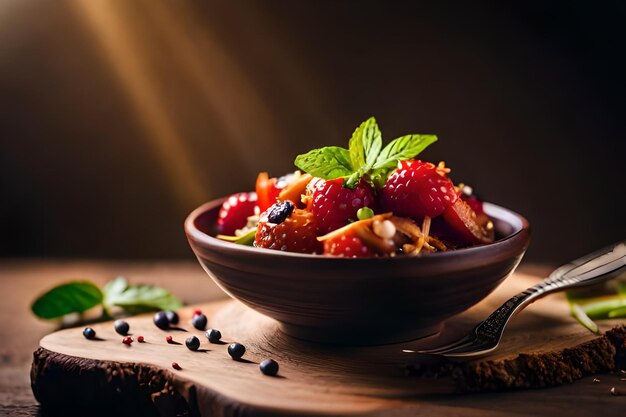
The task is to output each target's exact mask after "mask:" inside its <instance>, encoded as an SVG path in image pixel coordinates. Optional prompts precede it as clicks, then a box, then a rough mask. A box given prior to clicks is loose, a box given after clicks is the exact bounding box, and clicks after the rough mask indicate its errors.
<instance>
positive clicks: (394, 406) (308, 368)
mask: <svg viewBox="0 0 626 417" xmlns="http://www.w3.org/2000/svg"><path fill="white" fill-rule="evenodd" d="M537 279H538V277H535V276H531V275H525V274H521V273H518V274H516V275H514V276H513V277H511V278H510V279H509V280H507V282H506V284H505V285H503V286H501V287H500V288H499V289H498V290H497V291H496V293H494V294H493V295H492V296H490V297H489V298H488V299H487V300H485V301H484V302H483V303H481V304H479V305H478V306H476V307H474V308H472V309H471V310H469V311H468V312H466V313H465V314H463V315H462V316H460V317H458V318H456V319H454V320H451V321H450V322H449V323H448V325H447V326H446V327H445V329H444V331H443V332H442V333H441V334H440V335H437V336H434V337H431V338H427V339H421V340H418V341H413V342H408V343H402V344H396V345H385V346H370V347H358V348H355V347H345V346H344V347H336V346H330V345H317V344H312V343H308V342H303V341H298V340H294V339H292V338H289V337H286V336H285V335H283V334H282V333H281V332H280V330H279V328H278V324H277V323H276V322H274V321H272V320H271V319H268V318H266V317H264V316H262V315H260V314H257V313H255V312H254V311H252V310H250V309H248V308H246V307H244V306H242V305H241V304H239V303H236V302H217V303H210V304H205V305H202V306H201V307H200V308H202V309H203V311H205V312H206V314H207V315H208V316H209V317H210V323H209V324H210V326H213V327H216V328H219V329H220V330H221V331H222V333H223V335H224V340H225V341H226V342H230V341H239V342H241V343H244V344H245V345H246V347H247V353H246V356H245V358H247V360H248V361H249V362H236V361H233V360H231V359H230V358H229V357H228V355H227V353H226V345H214V344H208V342H206V339H204V337H202V332H200V331H198V330H195V329H193V328H192V327H191V326H190V325H189V320H190V317H191V311H192V310H191V309H189V308H188V309H185V310H183V311H182V312H181V319H182V326H183V327H184V328H185V329H186V330H188V332H175V331H171V332H165V331H162V330H160V329H157V328H156V327H155V326H154V325H153V324H152V323H151V317H146V316H138V317H133V318H129V319H128V322H129V323H130V325H131V333H133V336H135V337H136V336H137V335H139V334H141V335H143V336H144V337H145V338H146V340H147V341H148V343H145V344H138V343H136V342H135V343H134V344H133V345H132V346H131V347H127V346H125V345H123V344H122V343H120V341H121V336H119V335H117V334H116V333H115V332H114V331H113V328H112V325H111V324H110V323H102V324H97V325H95V326H93V327H94V328H95V329H96V332H97V333H98V336H99V337H101V338H102V339H104V340H102V341H88V340H86V339H84V338H83V337H82V334H81V329H67V330H63V331H60V332H56V333H53V334H51V335H49V336H46V337H45V338H44V339H43V340H42V341H41V343H40V344H41V347H42V350H39V351H38V353H37V354H36V357H35V363H34V366H33V389H34V392H35V394H36V395H37V396H38V399H39V400H40V401H42V403H44V404H48V405H51V406H54V405H59V404H61V405H63V404H67V401H68V400H69V398H68V396H72V395H74V394H75V392H76V391H75V390H76V389H78V388H77V387H81V381H82V380H84V379H85V378H86V377H85V375H90V377H89V378H91V379H89V381H91V384H85V386H91V385H93V384H96V385H97V386H99V387H101V389H99V390H96V391H93V389H90V391H88V392H86V393H81V395H80V396H79V397H80V398H83V399H84V401H86V402H85V405H87V404H90V403H94V402H96V403H98V404H109V405H111V404H115V402H114V401H112V400H111V399H110V398H111V395H113V394H111V392H113V393H118V395H121V396H122V397H123V398H125V399H126V401H124V402H123V404H125V405H126V407H130V406H131V405H133V406H137V407H139V408H138V409H141V410H144V409H145V410H151V411H153V412H157V411H158V410H159V409H163V407H165V408H167V409H168V410H170V409H176V410H178V411H180V412H187V413H190V414H191V415H213V414H209V413H208V412H209V411H210V413H217V414H218V415H248V414H250V415H263V414H269V415H272V414H277V413H283V414H292V415H303V414H325V415H338V414H364V413H368V414H370V413H374V414H381V415H385V414H388V413H394V412H397V411H398V410H405V411H407V410H412V411H413V412H415V411H418V410H422V409H424V407H426V408H430V409H435V408H436V407H435V406H434V404H436V402H437V400H435V402H433V399H437V398H438V399H442V398H447V397H446V395H449V394H451V393H453V392H455V391H457V390H458V389H459V388H461V389H462V388H463V386H459V382H464V383H465V384H468V386H469V387H470V389H471V390H480V389H483V388H485V389H502V388H515V387H517V388H519V387H537V386H546V385H554V384H558V383H568V382H572V381H573V380H574V379H577V378H580V377H582V376H584V375H585V374H590V373H595V372H602V371H607V370H611V369H612V368H614V366H615V365H614V364H613V366H611V363H610V360H609V359H608V358H612V357H614V356H615V347H614V345H612V344H611V343H606V340H603V339H601V338H598V337H597V336H595V335H593V334H591V333H589V332H588V331H587V330H585V329H584V328H582V327H581V326H580V325H579V324H577V323H576V322H575V321H574V320H573V319H571V318H570V317H569V316H568V313H567V304H566V303H565V301H564V299H563V297H562V296H559V295H554V296H550V297H548V298H546V299H544V300H542V301H540V302H538V303H536V304H534V305H532V306H530V307H529V308H528V309H527V310H526V311H524V312H523V313H522V314H520V315H519V316H518V317H516V318H514V319H513V322H512V323H511V325H510V328H509V330H508V332H507V334H506V336H505V339H504V340H503V343H502V346H501V348H500V349H498V351H496V353H495V354H494V355H492V356H490V357H487V358H485V359H481V360H478V361H473V362H472V363H456V364H455V365H448V370H449V371H450V372H449V374H447V375H446V374H443V375H441V377H440V378H438V379H430V378H423V377H416V376H411V375H406V372H405V371H406V366H405V365H406V364H407V361H410V360H413V358H412V357H411V356H410V355H407V354H403V353H402V352H401V351H402V349H418V348H420V347H424V346H432V345H437V344H439V343H442V342H445V341H447V340H452V339H454V338H456V337H458V336H459V335H460V334H462V333H464V332H465V331H467V330H468V329H469V328H471V326H472V325H473V324H475V323H476V322H477V321H479V320H480V319H482V318H484V317H485V316H486V315H488V314H489V312H491V310H493V309H494V308H495V307H497V306H498V305H499V304H500V303H501V302H502V301H503V300H504V299H506V298H508V296H510V295H512V294H514V293H516V292H518V291H519V290H521V289H523V288H526V287H527V286H528V285H530V284H532V283H533V282H536V281H537ZM616 324H619V322H605V323H603V326H604V330H607V329H609V328H610V327H611V326H613V325H616ZM373 331H375V329H373ZM167 334H171V335H172V336H174V338H175V339H176V340H178V341H179V342H181V343H184V339H185V337H187V336H188V335H189V334H194V335H197V336H198V337H200V338H201V340H203V345H202V348H205V349H207V351H203V352H191V351H189V350H187V349H186V348H185V346H184V345H171V344H167V343H166V342H165V336H166V335H167ZM619 337H622V339H621V340H622V343H623V333H621V336H620V334H617V336H616V340H617V339H619ZM584 344H587V345H586V347H585V348H584V349H583V350H582V351H584V352H587V353H589V352H590V351H597V352H599V353H602V354H603V355H604V356H602V355H600V356H601V357H600V359H599V360H598V362H597V363H595V368H594V367H591V368H589V367H587V368H585V367H584V366H583V365H581V366H580V372H579V373H575V372H574V373H572V374H571V375H568V376H571V378H569V379H568V378H567V377H562V378H560V379H559V378H552V379H549V378H548V379H547V378H546V374H542V373H541V371H539V369H541V366H537V367H536V369H535V370H534V371H533V369H531V368H529V367H528V366H527V367H526V368H524V372H526V373H527V374H526V375H525V376H520V375H517V379H516V378H515V377H516V376H515V375H511V374H510V373H511V372H513V371H512V370H513V369H514V368H515V367H514V366H510V362H507V361H512V360H516V358H518V354H519V353H527V354H531V355H533V356H532V357H533V358H535V359H534V360H535V361H536V362H537V363H538V364H541V363H545V364H548V366H552V365H554V364H555V363H557V362H558V361H559V358H562V357H563V353H562V352H563V350H564V349H567V348H574V347H576V346H579V345H584ZM611 346H613V347H612V348H611ZM611 349H613V350H611ZM559 355H560V356H559ZM267 357H272V358H274V359H276V360H277V361H278V362H279V363H280V365H281V370H280V373H279V375H280V377H279V378H272V377H267V376H264V375H262V374H261V373H260V372H259V370H258V365H257V364H258V363H259V362H260V361H261V360H263V359H265V358H267ZM573 358H574V359H573V361H570V362H569V364H570V365H572V364H574V365H572V366H574V368H576V366H575V363H576V360H577V358H578V357H576V356H573ZM173 361H176V362H178V363H179V364H180V365H181V367H182V370H180V371H177V370H174V369H172V368H171V363H172V362H173ZM507 363H509V366H508V367H507V365H503V364H507ZM518 366H521V365H519V364H518ZM583 368H584V369H583ZM66 369H67V370H66ZM455 369H456V370H460V371H462V373H461V374H460V375H461V376H460V377H459V376H458V375H459V373H458V371H457V372H456V374H457V377H456V378H453V377H452V375H454V374H455ZM570 370H571V366H570ZM533 372H534V373H533ZM494 374H497V375H496V377H495V379H494ZM78 375H80V377H79V376H78ZM498 378H500V379H498ZM507 378H509V379H508V380H510V381H513V382H511V383H509V384H508V385H507V384H506V383H505V382H503V381H507ZM68 381H74V382H72V383H70V382H68ZM103 381H105V382H103ZM60 382H64V383H65V384H66V385H68V384H69V386H70V387H72V388H71V389H65V388H63V386H62V385H61V384H60ZM472 384H473V385H472ZM494 384H495V385H494ZM498 384H500V385H498ZM112 390H113V391H112ZM147 398H149V399H151V401H147V400H146V399H147ZM611 400H612V399H611V398H607V402H606V404H604V405H603V411H604V412H605V414H606V413H608V414H606V415H610V414H611V412H613V411H617V408H614V407H617V406H618V405H619V404H620V403H618V402H616V401H613V402H611ZM623 404H624V402H623V401H622V402H621V406H622V407H623ZM172 407H174V408H172ZM176 407H178V408H176ZM433 407H435V408H433ZM510 414H514V413H510ZM469 415H473V414H472V413H469Z"/></svg>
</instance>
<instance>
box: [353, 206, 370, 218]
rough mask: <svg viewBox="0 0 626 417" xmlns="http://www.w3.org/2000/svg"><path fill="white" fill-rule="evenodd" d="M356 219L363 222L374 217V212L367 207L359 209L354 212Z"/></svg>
mask: <svg viewBox="0 0 626 417" xmlns="http://www.w3.org/2000/svg"><path fill="white" fill-rule="evenodd" d="M356 217H358V218H359V220H365V219H369V218H372V217H374V210H372V209H371V208H369V207H361V208H360V209H359V211H357V212H356Z"/></svg>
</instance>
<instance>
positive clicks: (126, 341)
mask: <svg viewBox="0 0 626 417" xmlns="http://www.w3.org/2000/svg"><path fill="white" fill-rule="evenodd" d="M122 343H124V344H125V345H128V346H130V344H131V343H133V338H132V337H130V336H126V337H125V338H123V339H122Z"/></svg>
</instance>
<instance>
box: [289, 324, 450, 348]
mask: <svg viewBox="0 0 626 417" xmlns="http://www.w3.org/2000/svg"><path fill="white" fill-rule="evenodd" d="M442 327H443V323H435V324H429V325H426V326H418V327H414V328H412V329H398V330H395V331H388V329H385V333H387V335H383V334H381V332H380V331H379V330H378V329H377V328H376V326H372V327H371V328H369V329H346V328H338V329H332V328H331V329H328V328H325V329H320V328H316V327H306V326H298V325H293V324H287V323H280V326H279V328H280V330H281V332H282V333H284V334H285V335H287V336H290V337H293V338H295V339H300V340H305V341H307V342H315V343H322V344H326V345H344V346H375V345H388V344H392V343H402V342H408V341H411V340H416V339H421V338H424V337H428V336H432V335H434V334H437V333H439V332H440V331H441V328H442Z"/></svg>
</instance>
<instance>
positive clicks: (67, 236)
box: [0, 0, 626, 263]
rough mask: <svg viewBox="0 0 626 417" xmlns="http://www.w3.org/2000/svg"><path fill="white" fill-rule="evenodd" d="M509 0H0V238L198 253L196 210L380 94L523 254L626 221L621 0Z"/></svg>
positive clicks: (403, 128)
mask: <svg viewBox="0 0 626 417" xmlns="http://www.w3.org/2000/svg"><path fill="white" fill-rule="evenodd" d="M233 3H236V4H233ZM501 3H502V2H495V1H494V2H484V3H481V2H459V3H448V2H432V3H431V2H411V3H409V2H382V1H379V2H376V1H361V2H356V1H355V2H348V1H343V2H335V1H325V2H292V1H263V2H260V1H259V2H207V1H197V2H182V1H176V2H174V1H152V0H143V1H122V0H119V1H70V2H60V1H58V2H44V1H24V0H19V1H18V0H5V1H3V2H2V4H1V5H0V255H1V256H2V257H25V256H28V257H63V258H69V257H88V258H148V259H156V258H192V254H191V251H190V249H189V248H188V245H187V243H186V239H185V237H184V233H183V229H182V223H183V220H184V218H185V216H186V214H187V213H188V212H189V211H191V210H192V209H193V208H195V207H196V206H198V205H199V204H201V203H202V202H204V201H207V200H210V199H213V198H216V197H220V196H224V195H226V194H229V193H231V192H236V191H241V190H249V189H252V188H253V186H254V180H255V177H256V174H257V172H258V171H261V170H268V171H269V172H270V173H271V174H272V175H281V174H283V173H285V172H287V171H290V170H292V169H293V165H292V162H293V158H294V156H295V155H296V154H298V153H301V152H304V151H306V150H309V149H311V148H314V147H319V146H322V145H329V144H336V145H345V144H346V143H347V139H348V138H349V136H350V134H351V133H352V131H353V129H354V128H355V127H356V126H357V125H358V124H359V123H360V122H361V121H363V120H365V119H366V118H367V117H369V116H371V115H374V116H376V118H377V119H378V122H379V124H380V126H381V128H382V131H383V136H384V138H386V140H391V139H393V138H394V137H396V136H399V135H401V134H405V133H436V134H437V135H438V136H439V142H437V143H436V144H435V145H433V146H432V147H431V148H429V149H428V150H427V151H425V152H424V154H422V157H423V158H424V159H428V160H432V161H435V162H436V161H439V160H441V159H443V160H445V161H446V163H447V165H448V166H450V167H451V168H452V178H453V180H455V181H457V182H458V181H463V182H465V183H468V184H471V185H473V186H474V189H475V190H476V191H477V192H478V193H479V194H480V195H482V196H483V198H485V199H487V200H489V201H492V202H495V203H498V204H501V205H504V206H506V207H509V208H512V209H514V210H516V211H518V212H520V213H522V214H524V215H525V216H527V217H528V219H529V220H530V222H531V224H532V234H533V240H532V243H531V247H530V249H529V251H528V254H527V259H529V260H532V261H541V262H550V263H559V262H562V261H565V260H568V259H570V258H572V257H575V256H578V255H582V254H584V253H585V252H588V251H591V250H593V249H595V248H597V247H599V246H602V245H606V244H609V243H611V242H613V241H616V240H619V239H623V238H625V237H626V221H625V219H624V214H625V210H624V202H625V198H624V194H625V192H624V191H625V188H626V185H625V184H626V174H625V169H624V162H623V161H624V157H625V156H626V145H625V140H626V136H625V133H626V129H625V128H624V122H625V120H626V118H625V116H626V115H625V114H624V113H625V112H624V110H625V109H626V106H625V99H624V97H626V45H625V42H626V25H625V24H624V22H626V6H625V5H624V4H625V3H624V2H620V1H604V2H584V3H583V2H543V1H541V2H533V1H531V2H520V3H517V4H516V5H507V4H501Z"/></svg>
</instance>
